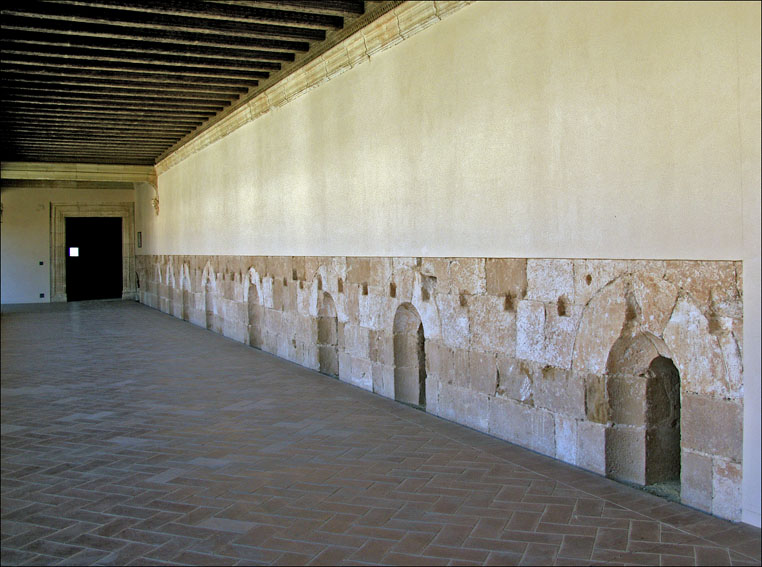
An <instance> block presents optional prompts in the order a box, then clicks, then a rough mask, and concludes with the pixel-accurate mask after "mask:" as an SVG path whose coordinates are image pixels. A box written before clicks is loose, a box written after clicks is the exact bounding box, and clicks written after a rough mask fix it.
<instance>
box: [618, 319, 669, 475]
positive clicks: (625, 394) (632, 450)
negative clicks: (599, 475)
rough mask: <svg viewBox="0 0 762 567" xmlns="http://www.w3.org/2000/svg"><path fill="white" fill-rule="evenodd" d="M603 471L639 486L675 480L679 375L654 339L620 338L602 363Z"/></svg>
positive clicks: (640, 336)
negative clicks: (605, 402) (605, 418)
mask: <svg viewBox="0 0 762 567" xmlns="http://www.w3.org/2000/svg"><path fill="white" fill-rule="evenodd" d="M606 367H607V368H606V369H607V379H606V390H607V393H608V400H609V419H610V422H609V426H608V427H607V430H606V474H607V475H608V476H610V477H612V478H615V479H617V480H622V481H625V482H631V483H634V484H639V485H641V486H644V485H649V484H655V483H660V482H666V481H679V480H680V375H679V372H678V370H677V368H676V367H675V365H674V363H673V362H672V357H671V354H670V353H669V349H668V348H667V346H666V345H665V344H664V342H663V341H662V340H661V339H659V338H658V337H656V336H654V335H652V334H650V333H648V332H640V333H637V334H636V335H634V336H632V335H624V336H621V337H620V338H619V339H618V340H617V341H616V342H615V343H614V345H613V347H612V349H611V353H610V355H609V358H608V362H607V365H606Z"/></svg>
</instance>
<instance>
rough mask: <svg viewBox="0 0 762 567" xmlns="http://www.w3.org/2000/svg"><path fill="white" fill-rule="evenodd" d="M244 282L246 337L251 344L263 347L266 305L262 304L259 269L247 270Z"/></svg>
mask: <svg viewBox="0 0 762 567" xmlns="http://www.w3.org/2000/svg"><path fill="white" fill-rule="evenodd" d="M246 274H247V275H246V277H245V278H244V282H245V283H247V284H248V285H247V286H246V289H245V291H246V314H247V323H246V337H247V340H248V343H249V346H253V347H255V348H262V340H263V337H262V319H263V317H264V307H263V305H262V297H261V288H260V278H259V274H258V273H257V271H256V270H255V269H254V268H253V267H252V268H249V269H248V270H247V272H246Z"/></svg>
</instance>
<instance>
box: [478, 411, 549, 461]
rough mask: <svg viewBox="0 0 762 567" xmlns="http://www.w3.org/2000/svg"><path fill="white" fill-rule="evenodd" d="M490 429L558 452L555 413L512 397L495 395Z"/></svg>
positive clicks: (538, 448) (545, 450)
mask: <svg viewBox="0 0 762 567" xmlns="http://www.w3.org/2000/svg"><path fill="white" fill-rule="evenodd" d="M488 431H489V433H490V434H492V435H495V436H496V437H499V438H501V439H505V440H507V441H511V442H513V443H517V444H519V445H523V446H524V447H529V448H531V449H533V450H535V451H538V452H540V453H543V454H545V455H555V450H556V438H555V435H556V434H555V423H554V420H553V415H552V414H550V413H549V412H546V411H544V410H539V409H535V408H532V407H529V406H526V405H523V404H520V403H517V402H513V401H511V400H505V399H502V398H492V399H491V400H490V403H489V430H488Z"/></svg>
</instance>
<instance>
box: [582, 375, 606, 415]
mask: <svg viewBox="0 0 762 567" xmlns="http://www.w3.org/2000/svg"><path fill="white" fill-rule="evenodd" d="M584 381H585V416H586V417H587V419H588V420H589V421H592V422H595V423H606V422H608V420H609V402H608V397H607V395H606V378H605V377H603V376H598V375H596V374H588V375H587V376H585V380H584Z"/></svg>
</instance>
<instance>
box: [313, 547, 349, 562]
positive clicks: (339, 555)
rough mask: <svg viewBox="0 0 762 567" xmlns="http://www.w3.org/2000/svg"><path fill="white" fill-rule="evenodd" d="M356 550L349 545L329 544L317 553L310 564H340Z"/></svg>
mask: <svg viewBox="0 0 762 567" xmlns="http://www.w3.org/2000/svg"><path fill="white" fill-rule="evenodd" d="M354 551H355V550H354V549H352V548H348V547H336V546H329V547H326V548H325V549H324V550H323V551H321V552H320V553H319V554H318V555H316V556H315V558H314V559H313V560H312V561H310V562H309V565H338V564H340V563H341V562H342V561H344V559H346V558H347V557H349V556H350V555H351V554H352V553H354Z"/></svg>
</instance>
